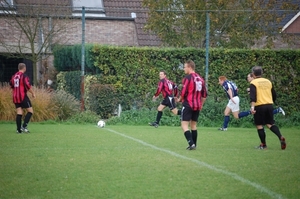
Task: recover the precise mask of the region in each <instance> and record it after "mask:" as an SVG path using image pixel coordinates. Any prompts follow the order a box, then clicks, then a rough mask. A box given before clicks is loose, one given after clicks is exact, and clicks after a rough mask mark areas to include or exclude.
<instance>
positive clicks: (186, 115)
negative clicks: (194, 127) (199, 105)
mask: <svg viewBox="0 0 300 199" xmlns="http://www.w3.org/2000/svg"><path fill="white" fill-rule="evenodd" d="M199 114H200V111H199V110H197V111H195V110H193V109H192V108H190V107H184V106H183V107H182V109H181V116H180V119H181V121H191V120H192V121H195V122H198V118H199Z"/></svg>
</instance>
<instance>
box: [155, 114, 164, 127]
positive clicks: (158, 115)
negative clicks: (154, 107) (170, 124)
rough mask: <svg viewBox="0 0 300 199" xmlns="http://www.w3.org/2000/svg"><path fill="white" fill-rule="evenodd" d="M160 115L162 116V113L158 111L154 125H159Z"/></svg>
mask: <svg viewBox="0 0 300 199" xmlns="http://www.w3.org/2000/svg"><path fill="white" fill-rule="evenodd" d="M162 114H163V113H162V111H158V112H157V115H156V124H159V122H160V118H161V116H162Z"/></svg>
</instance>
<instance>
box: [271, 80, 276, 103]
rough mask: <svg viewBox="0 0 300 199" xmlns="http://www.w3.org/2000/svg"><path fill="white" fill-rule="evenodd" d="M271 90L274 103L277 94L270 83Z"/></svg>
mask: <svg viewBox="0 0 300 199" xmlns="http://www.w3.org/2000/svg"><path fill="white" fill-rule="evenodd" d="M271 92H272V98H273V102H274V104H275V101H276V98H277V95H276V92H275V89H274V87H273V85H272V89H271Z"/></svg>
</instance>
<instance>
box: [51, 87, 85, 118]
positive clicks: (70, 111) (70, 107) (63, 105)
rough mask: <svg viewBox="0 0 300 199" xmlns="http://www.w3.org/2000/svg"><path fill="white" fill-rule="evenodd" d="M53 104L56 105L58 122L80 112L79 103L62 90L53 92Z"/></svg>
mask: <svg viewBox="0 0 300 199" xmlns="http://www.w3.org/2000/svg"><path fill="white" fill-rule="evenodd" d="M53 103H54V104H55V105H56V111H57V114H58V119H59V120H66V119H68V118H70V117H71V116H72V115H74V114H76V113H78V112H79V111H80V102H79V101H78V100H77V99H76V98H75V97H74V96H73V95H71V94H69V93H67V92H65V91H63V90H57V91H55V92H53Z"/></svg>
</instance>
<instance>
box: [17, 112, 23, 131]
mask: <svg viewBox="0 0 300 199" xmlns="http://www.w3.org/2000/svg"><path fill="white" fill-rule="evenodd" d="M21 123H22V115H17V117H16V124H17V130H18V131H19V132H20V131H21Z"/></svg>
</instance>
